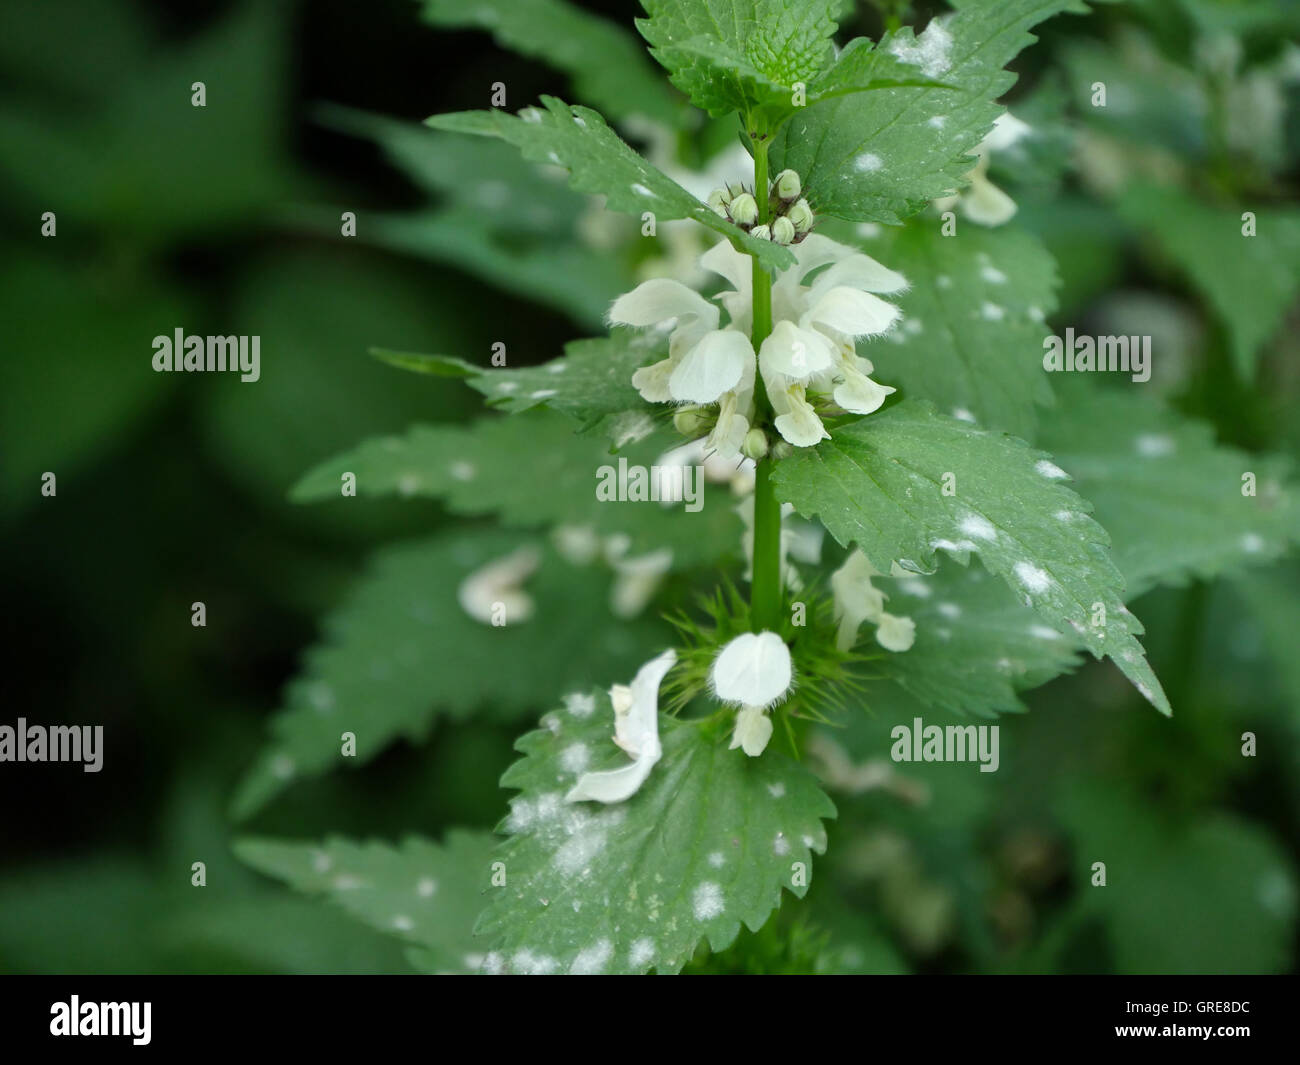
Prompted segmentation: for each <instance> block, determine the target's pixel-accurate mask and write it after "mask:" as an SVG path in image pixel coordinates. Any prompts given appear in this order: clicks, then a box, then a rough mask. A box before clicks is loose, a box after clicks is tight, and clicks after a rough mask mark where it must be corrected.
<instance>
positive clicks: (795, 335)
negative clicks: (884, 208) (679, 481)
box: [609, 233, 907, 460]
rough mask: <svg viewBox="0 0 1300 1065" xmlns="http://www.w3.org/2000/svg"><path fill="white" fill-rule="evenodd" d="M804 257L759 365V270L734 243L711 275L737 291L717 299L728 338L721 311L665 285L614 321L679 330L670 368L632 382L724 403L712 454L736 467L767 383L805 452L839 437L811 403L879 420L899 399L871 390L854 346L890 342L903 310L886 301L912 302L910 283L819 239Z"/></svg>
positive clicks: (709, 264)
mask: <svg viewBox="0 0 1300 1065" xmlns="http://www.w3.org/2000/svg"><path fill="white" fill-rule="evenodd" d="M792 250H793V252H794V255H795V264H794V265H793V266H792V267H791V268H790V269H788V270H786V271H785V272H784V273H782V274H781V276H780V277H779V278H777V280H776V282H775V284H774V285H773V286H772V316H773V318H772V320H773V328H772V331H771V334H770V335H769V336H768V337H767V339H766V340H764V341H763V343H762V345H761V346H760V351H759V354H758V357H757V359H756V358H755V356H754V351H753V347H752V345H751V344H750V341H749V339H748V336H749V334H750V333H751V331H752V327H753V283H752V281H753V263H752V261H751V260H750V258H749V256H747V255H744V254H742V253H741V252H738V251H736V250H735V249H734V248H733V247H732V246H731V245H730V244H729V243H728V242H727V241H725V240H724V241H721V242H719V243H718V244H716V245H715V246H714V247H712V248H710V249H709V250H708V251H707V252H706V253H705V254H704V255H703V256H702V257H701V258H700V265H701V266H703V267H704V268H705V269H706V270H709V271H711V272H712V273H715V274H717V275H718V276H720V277H722V278H724V279H725V280H726V281H727V282H729V283H730V285H731V289H730V290H727V291H723V292H721V293H719V294H718V296H717V297H716V298H717V300H718V301H719V302H720V303H721V304H722V306H723V308H724V309H725V310H726V311H727V315H728V317H729V318H730V321H729V323H728V325H727V327H726V328H720V323H721V317H720V313H719V311H718V308H717V307H716V306H714V304H712V303H710V302H709V301H708V300H706V299H704V298H703V297H702V296H700V295H699V294H698V293H696V292H695V291H693V290H692V289H690V288H687V287H686V286H685V285H683V284H680V283H679V282H676V281H671V280H667V279H663V278H658V279H654V280H651V281H646V282H644V283H642V284H640V285H638V286H637V287H636V288H635V289H633V290H632V291H631V292H629V293H628V294H626V295H624V296H620V297H619V298H618V299H617V300H616V301H615V302H614V305H613V307H612V308H611V309H610V313H609V318H610V321H611V322H615V323H618V324H622V325H629V326H635V327H640V328H644V327H648V326H660V327H665V328H670V329H671V333H670V335H669V342H668V357H667V358H666V359H663V360H661V361H660V362H657V363H654V364H653V365H651V366H646V367H642V368H641V369H639V370H637V371H636V373H635V374H633V375H632V383H633V385H634V386H635V387H636V388H637V390H638V391H639V392H640V393H641V395H642V397H643V398H645V399H646V400H647V401H648V402H651V403H668V402H679V403H700V404H711V403H717V404H718V418H717V423H716V424H715V426H714V428H713V431H712V432H711V433H710V434H709V436H708V439H707V447H708V450H709V451H710V452H713V453H716V454H717V455H718V456H720V457H721V458H722V459H724V460H725V459H733V460H735V459H738V458H739V457H740V448H741V445H742V444H743V443H744V440H745V435H746V434H747V433H748V432H749V429H750V426H751V425H752V423H753V419H754V387H755V383H756V378H757V375H758V374H759V373H761V374H762V377H763V384H764V387H765V389H766V391H767V395H768V399H769V400H770V401H771V404H772V407H773V411H774V413H775V415H776V419H775V423H774V424H775V426H776V430H777V432H779V433H780V434H781V435H782V436H783V437H784V438H785V439H786V440H787V441H789V442H790V443H792V444H796V445H798V446H801V447H809V446H811V445H813V444H816V443H817V442H818V441H819V440H822V439H825V438H826V436H828V435H829V434H827V432H826V430H825V428H824V427H823V425H822V423H821V418H820V417H819V416H818V414H817V411H816V408H815V407H814V406H813V403H812V402H811V401H810V400H809V398H808V395H809V393H814V394H816V395H821V396H826V397H828V398H829V399H830V400H833V402H834V403H835V404H837V405H838V406H839V407H840V408H841V409H843V410H845V411H848V412H850V413H853V414H870V413H871V412H872V411H874V410H877V409H878V408H879V407H880V405H881V404H882V403H883V402H884V400H885V397H886V396H887V395H889V393H891V392H893V391H894V389H892V388H889V387H886V386H882V385H879V384H877V383H876V382H875V381H872V380H871V379H870V377H869V376H868V375H869V374H870V373H871V372H872V370H873V367H872V364H871V362H870V361H869V360H867V359H863V358H859V357H858V355H857V354H856V352H855V350H854V341H855V340H856V339H858V338H861V337H869V336H876V335H879V334H881V333H884V332H886V331H888V330H889V328H890V327H891V326H892V325H893V324H894V323H895V322H896V321H897V320H898V317H899V311H898V308H897V307H896V306H894V305H893V304H892V303H888V302H886V301H885V300H882V299H880V298H879V297H878V296H877V295H874V293H892V292H900V291H902V290H903V289H905V288H906V287H907V281H906V280H905V279H904V278H903V276H902V275H901V274H898V273H895V272H894V271H893V270H889V269H887V268H886V267H884V266H882V265H881V264H880V263H878V262H876V261H875V260H874V259H872V258H871V257H870V256H868V255H864V254H862V253H861V252H859V251H856V250H855V249H853V248H850V247H847V246H846V245H843V244H838V243H836V242H835V241H833V240H830V239H829V238H827V237H823V236H820V235H818V234H815V233H814V234H810V235H809V236H807V237H806V238H805V239H804V240H803V241H802V242H801V243H799V244H796V245H793V246H792ZM822 267H825V269H824V270H822V271H821V273H820V274H819V275H818V276H817V277H816V278H815V279H814V280H813V281H812V283H811V284H808V285H805V284H804V281H805V280H806V279H807V278H808V276H809V275H810V274H811V273H812V272H813V271H814V270H818V269H819V268H822Z"/></svg>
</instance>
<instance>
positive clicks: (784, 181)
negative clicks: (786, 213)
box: [776, 170, 803, 201]
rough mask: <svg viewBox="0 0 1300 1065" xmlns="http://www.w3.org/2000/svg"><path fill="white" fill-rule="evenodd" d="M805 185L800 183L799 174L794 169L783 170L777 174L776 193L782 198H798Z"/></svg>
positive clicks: (787, 199)
mask: <svg viewBox="0 0 1300 1065" xmlns="http://www.w3.org/2000/svg"><path fill="white" fill-rule="evenodd" d="M802 190H803V187H802V186H801V185H800V183H799V175H798V174H796V173H795V172H794V171H793V170H782V171H781V173H779V174H777V175H776V194H777V195H778V196H780V197H781V199H783V200H786V201H789V200H797V199H798V198H799V193H800V192H801V191H802Z"/></svg>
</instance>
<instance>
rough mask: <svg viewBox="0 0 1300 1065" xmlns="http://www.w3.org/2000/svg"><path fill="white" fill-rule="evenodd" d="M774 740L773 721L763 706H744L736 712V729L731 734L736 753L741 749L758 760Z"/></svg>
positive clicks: (733, 748)
mask: <svg viewBox="0 0 1300 1065" xmlns="http://www.w3.org/2000/svg"><path fill="white" fill-rule="evenodd" d="M771 738H772V719H771V718H770V717H768V716H767V712H766V711H765V710H764V709H763V708H762V707H761V706H742V707H741V708H740V709H739V710H738V711H736V728H735V731H734V732H732V734H731V746H730V747H729V748H728V750H732V751H734V750H735V749H736V748H737V747H740V748H741V749H742V750H744V752H745V753H746V754H747V755H749V757H750V758H757V757H758V756H759V755H760V754H762V753H763V751H764V750H765V749H766V747H767V744H768V741H769V740H770V739H771Z"/></svg>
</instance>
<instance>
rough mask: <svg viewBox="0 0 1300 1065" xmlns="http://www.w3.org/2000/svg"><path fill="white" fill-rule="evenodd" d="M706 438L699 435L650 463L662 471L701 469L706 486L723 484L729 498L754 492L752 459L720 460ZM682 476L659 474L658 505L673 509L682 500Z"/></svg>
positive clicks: (683, 482) (683, 495)
mask: <svg viewBox="0 0 1300 1065" xmlns="http://www.w3.org/2000/svg"><path fill="white" fill-rule="evenodd" d="M708 439H709V438H708V437H706V436H701V437H700V438H699V439H697V440H692V441H690V443H687V444H681V445H679V446H678V447H675V448H672V449H670V450H668V451H665V452H664V453H663V454H662V455H660V456H659V457H658V458H657V459H655V461H654V465H655V466H658V467H659V469H660V470H662V471H671V470H674V469H677V468H680V469H682V470H683V471H685V470H686V469H687V468H689V467H691V466H702V467H703V468H704V479H705V480H706V481H708V482H709V483H710V484H725V485H726V486H727V487H728V488H729V489H730V490H731V493H732V495H737V496H744V495H748V494H749V493H750V492H752V491H753V490H754V460H753V459H746V458H735V457H733V458H730V459H724V458H723V457H722V456H721V455H719V454H718V452H717V451H716V450H715V449H711V448H710V447H709V446H708ZM684 478H685V473H683V475H682V477H680V478H679V477H678V476H677V475H676V474H674V473H668V472H665V473H661V475H660V489H659V492H660V495H659V502H660V503H661V504H662V505H663V506H666V507H671V506H674V505H676V504H678V503H681V502H682V501H683V500H684V499H685V492H684V488H685V480H684Z"/></svg>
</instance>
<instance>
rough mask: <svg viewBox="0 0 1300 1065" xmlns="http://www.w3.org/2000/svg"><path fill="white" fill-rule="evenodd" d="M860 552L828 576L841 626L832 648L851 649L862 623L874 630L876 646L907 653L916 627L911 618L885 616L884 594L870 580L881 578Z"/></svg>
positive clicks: (854, 552) (878, 572)
mask: <svg viewBox="0 0 1300 1065" xmlns="http://www.w3.org/2000/svg"><path fill="white" fill-rule="evenodd" d="M883 576H884V574H883V573H881V572H880V571H879V570H878V569H876V567H875V566H873V565H872V564H871V563H870V562H869V561H868V560H867V556H866V555H864V554H863V553H862V552H861V551H857V550H855V551H853V552H852V553H850V555H849V557H848V558H846V559H845V560H844V565H842V566H841V567H840V568H839V569H837V570H836V571H835V572H834V573H832V574H831V592H832V594H833V595H834V597H835V617H836V619H837V620H838V621H839V623H840V627H839V632H838V633H837V634H836V638H835V644H836V646H837V647H839V649H840V650H841V651H848V650H850V649H852V647H853V645H854V644H855V643H857V640H858V629H859V628H860V627H861V625H862V623H863V622H864V621H870V622H872V623H873V624H875V626H876V642H877V643H879V644H880V646H881V647H883V648H884V649H885V650H886V651H895V652H900V651H906V650H908V649H909V648H910V647H911V646H912V643H913V641H914V640H915V639H916V623H915V622H914V621H913V620H912V619H911V618H905V617H898V616H896V615H894V614H889V613H886V612H885V599H886V598H887V597H886V596H885V593H884V592H882V591H881V590H880V589H879V588H876V587H874V586H873V585H872V583H871V579H872V578H873V577H883Z"/></svg>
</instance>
